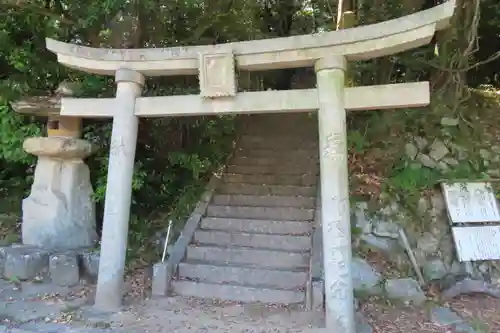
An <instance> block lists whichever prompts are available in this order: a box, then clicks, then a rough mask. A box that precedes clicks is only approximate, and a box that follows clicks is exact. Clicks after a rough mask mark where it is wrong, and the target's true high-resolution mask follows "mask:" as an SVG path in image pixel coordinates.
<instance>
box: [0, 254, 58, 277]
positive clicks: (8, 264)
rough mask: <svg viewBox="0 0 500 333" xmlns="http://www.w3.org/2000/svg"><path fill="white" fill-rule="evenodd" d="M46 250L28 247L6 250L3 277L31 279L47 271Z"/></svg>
mask: <svg viewBox="0 0 500 333" xmlns="http://www.w3.org/2000/svg"><path fill="white" fill-rule="evenodd" d="M49 256H50V253H49V252H48V251H45V250H42V249H39V248H35V247H30V246H22V247H14V248H9V249H7V251H6V256H5V268H4V277H5V278H7V279H20V280H31V279H33V278H35V277H36V276H39V275H40V274H45V273H47V272H48V268H49Z"/></svg>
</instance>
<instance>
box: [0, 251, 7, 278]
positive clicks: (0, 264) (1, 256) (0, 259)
mask: <svg viewBox="0 0 500 333" xmlns="http://www.w3.org/2000/svg"><path fill="white" fill-rule="evenodd" d="M7 249H8V247H7V246H0V276H1V275H3V270H4V267H5V258H6V251H7Z"/></svg>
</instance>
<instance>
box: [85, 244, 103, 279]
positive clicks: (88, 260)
mask: <svg viewBox="0 0 500 333" xmlns="http://www.w3.org/2000/svg"><path fill="white" fill-rule="evenodd" d="M100 257H101V255H100V252H99V251H92V250H89V251H84V252H82V253H80V258H81V264H82V270H83V273H84V275H85V276H86V277H87V278H90V279H91V280H92V281H93V282H95V281H97V275H98V274H99V259H100Z"/></svg>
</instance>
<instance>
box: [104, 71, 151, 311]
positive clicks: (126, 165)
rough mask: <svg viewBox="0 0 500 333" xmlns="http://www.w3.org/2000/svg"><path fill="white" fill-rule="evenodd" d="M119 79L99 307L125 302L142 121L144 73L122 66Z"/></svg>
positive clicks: (112, 134) (112, 308)
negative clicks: (139, 99)
mask: <svg viewBox="0 0 500 333" xmlns="http://www.w3.org/2000/svg"><path fill="white" fill-rule="evenodd" d="M115 80H116V84H117V90H116V99H115V103H114V104H113V107H114V110H113V112H114V114H115V116H114V117H113V130H112V132H111V143H110V150H109V162H108V179H107V184H106V198H105V206H104V219H103V228H102V241H101V256H100V259H99V275H98V280H97V291H96V298H95V304H94V306H95V307H96V308H97V309H99V310H103V311H114V310H116V309H117V308H119V307H120V306H121V304H122V297H123V274H124V270H125V256H126V254H127V237H128V225H129V219H130V202H131V198H132V180H133V175H134V160H135V149H136V144H137V131H138V124H139V119H138V118H137V117H136V116H135V104H136V103H135V102H136V99H137V97H139V96H140V95H141V91H142V87H143V85H144V76H143V75H142V74H141V73H139V72H136V71H133V70H129V69H118V70H117V71H116V75H115Z"/></svg>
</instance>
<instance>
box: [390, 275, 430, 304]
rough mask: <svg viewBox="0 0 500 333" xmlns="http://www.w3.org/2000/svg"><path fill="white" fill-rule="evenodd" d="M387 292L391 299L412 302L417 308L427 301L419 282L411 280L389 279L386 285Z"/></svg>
mask: <svg viewBox="0 0 500 333" xmlns="http://www.w3.org/2000/svg"><path fill="white" fill-rule="evenodd" d="M385 290H386V292H387V296H388V297H389V298H391V299H398V300H400V301H402V302H412V303H413V304H415V305H417V306H418V305H421V304H422V303H424V302H425V301H426V299H427V298H426V297H425V294H424V292H423V291H422V289H421V288H420V285H419V284H418V282H417V281H415V280H413V279H411V278H403V279H389V280H387V281H386V283H385Z"/></svg>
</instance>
